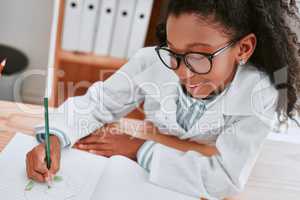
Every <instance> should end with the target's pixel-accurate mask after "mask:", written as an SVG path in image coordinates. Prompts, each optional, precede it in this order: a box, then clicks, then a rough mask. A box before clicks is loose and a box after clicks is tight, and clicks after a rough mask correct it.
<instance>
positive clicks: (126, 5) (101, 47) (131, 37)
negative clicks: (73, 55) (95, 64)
mask: <svg viewBox="0 0 300 200" xmlns="http://www.w3.org/2000/svg"><path fill="white" fill-rule="evenodd" d="M153 1H154V0H65V14H64V22H63V33H62V48H63V49H64V50H66V51H75V52H83V53H94V54H96V55H100V56H112V57H118V58H130V57H131V56H132V55H133V54H134V53H135V52H136V51H137V50H138V49H140V48H142V47H143V46H144V43H145V39H146V35H147V32H148V26H149V22H150V17H151V12H152V7H153Z"/></svg>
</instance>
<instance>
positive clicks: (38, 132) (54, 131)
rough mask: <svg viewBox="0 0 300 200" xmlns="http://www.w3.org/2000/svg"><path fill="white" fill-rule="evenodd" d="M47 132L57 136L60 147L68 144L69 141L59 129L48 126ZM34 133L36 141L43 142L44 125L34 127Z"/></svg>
mask: <svg viewBox="0 0 300 200" xmlns="http://www.w3.org/2000/svg"><path fill="white" fill-rule="evenodd" d="M49 132H50V133H51V135H55V136H57V137H58V139H59V141H60V144H61V147H62V148H65V147H68V146H70V144H71V141H70V140H69V139H68V138H67V136H66V135H65V134H64V133H63V132H62V131H60V130H59V129H56V128H49ZM35 135H36V139H37V140H38V142H40V143H43V142H44V140H45V127H44V126H38V127H35Z"/></svg>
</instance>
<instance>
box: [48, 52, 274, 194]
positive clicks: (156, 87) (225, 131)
mask: <svg viewBox="0 0 300 200" xmlns="http://www.w3.org/2000/svg"><path fill="white" fill-rule="evenodd" d="M178 86H179V82H178V78H177V76H176V74H175V73H174V72H173V71H172V70H169V69H167V68H166V67H164V66H163V64H162V63H161V61H160V60H159V58H158V56H157V55H156V53H155V51H154V48H153V47H149V48H144V49H141V50H140V51H138V52H137V53H136V55H135V56H134V57H133V58H132V59H130V61H129V62H128V63H127V64H125V65H124V66H123V67H122V68H121V69H120V70H119V71H118V72H117V73H115V74H114V75H113V76H111V77H110V78H109V79H108V80H106V81H104V82H97V83H95V84H93V85H92V86H91V87H90V88H89V90H88V92H87V93H86V94H85V95H84V96H80V97H74V98H69V99H68V100H67V101H66V102H65V103H64V104H62V105H61V106H60V107H59V108H58V109H56V110H55V112H53V113H51V114H50V127H51V130H52V132H53V133H55V131H59V132H63V133H64V134H65V137H66V138H65V139H67V140H69V142H70V143H71V145H73V144H74V143H75V142H76V141H77V140H79V139H80V138H82V137H85V136H87V135H88V134H90V133H91V132H93V131H94V130H96V129H98V128H100V127H102V126H103V125H104V124H106V123H110V122H114V121H117V120H118V119H120V118H121V117H123V116H125V115H126V114H127V113H129V112H130V111H132V110H133V109H134V108H135V106H136V105H137V104H139V103H140V102H142V101H144V111H145V115H146V120H149V121H152V122H153V123H154V124H155V125H156V126H157V127H159V129H160V130H161V131H162V132H163V133H166V134H170V135H175V136H177V137H179V138H181V139H190V140H192V141H196V142H198V143H206V144H209V145H215V146H216V147H217V149H218V151H219V152H220V154H218V155H215V156H213V157H205V156H203V155H201V154H200V153H197V152H194V151H189V152H185V153H184V152H180V151H177V150H174V149H172V148H169V147H166V146H164V145H160V144H157V145H155V147H154V152H153V158H152V162H151V168H150V173H149V180H150V181H151V182H152V183H154V184H156V185H159V186H162V187H165V188H169V189H172V190H175V191H178V192H182V193H185V194H187V195H192V196H195V197H205V198H208V199H221V198H224V197H226V196H227V197H228V196H231V195H235V194H236V193H238V192H240V191H242V189H243V188H244V186H245V184H246V181H247V179H248V176H249V174H250V172H251V169H252V167H253V165H254V163H255V160H256V158H257V156H258V153H259V150H260V148H261V146H262V144H263V141H264V139H265V138H266V136H267V134H268V133H269V132H270V131H269V129H270V127H271V125H272V121H273V118H274V116H275V107H276V104H277V98H278V93H277V91H276V89H275V88H274V87H273V86H272V85H271V83H270V81H269V79H268V77H267V76H266V75H265V74H264V73H263V72H260V71H258V70H257V69H256V68H255V67H253V66H251V65H249V64H248V65H246V66H243V67H239V68H238V70H237V73H236V75H235V78H234V80H233V81H232V83H231V85H230V87H229V88H228V90H227V91H226V92H225V93H223V94H222V95H220V96H219V97H217V99H215V100H214V101H213V102H211V103H210V104H209V105H208V108H207V111H206V112H205V114H204V115H203V116H202V118H201V119H200V120H199V121H198V122H197V123H196V124H195V125H194V126H193V127H192V128H191V129H190V130H189V131H187V132H186V131H185V130H184V129H182V128H181V127H180V125H178V124H177V122H176V106H177V105H176V99H177V98H178Z"/></svg>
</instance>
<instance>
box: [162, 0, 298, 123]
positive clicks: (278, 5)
mask: <svg viewBox="0 0 300 200" xmlns="http://www.w3.org/2000/svg"><path fill="white" fill-rule="evenodd" d="M186 13H191V14H196V15H197V16H199V17H200V18H201V19H204V20H205V19H211V18H207V17H209V16H213V20H214V22H217V23H220V24H222V27H223V31H224V33H225V34H227V35H228V36H229V37H231V39H236V38H241V37H242V36H245V35H247V34H249V33H254V34H255V35H256V37H257V46H256V49H255V52H254V53H253V55H252V57H251V58H250V60H249V61H250V62H251V63H253V64H254V65H255V66H256V67H257V68H258V69H259V70H261V71H264V72H266V73H267V75H268V76H269V77H270V80H271V81H272V83H273V84H274V85H275V87H276V88H277V90H278V91H279V100H278V105H277V112H278V113H279V115H278V116H279V121H280V122H286V120H287V119H288V118H291V119H294V117H295V115H297V114H298V115H299V114H300V107H299V105H298V103H299V102H297V100H298V97H299V94H300V93H299V89H300V61H299V57H300V43H299V41H298V37H297V34H300V19H299V15H298V8H297V6H296V1H295V0H171V1H170V3H169V6H168V15H167V16H169V15H175V16H179V15H181V14H186ZM293 29H294V30H293ZM157 36H158V40H159V42H160V43H161V44H162V43H165V42H166V26H165V23H163V24H160V25H159V26H158V27H157ZM283 72H286V73H283ZM284 74H286V77H284V79H285V81H282V76H283V75H284ZM278 75H279V76H281V78H279V79H278V77H277V76H278ZM279 80H280V81H279ZM298 125H299V124H298Z"/></svg>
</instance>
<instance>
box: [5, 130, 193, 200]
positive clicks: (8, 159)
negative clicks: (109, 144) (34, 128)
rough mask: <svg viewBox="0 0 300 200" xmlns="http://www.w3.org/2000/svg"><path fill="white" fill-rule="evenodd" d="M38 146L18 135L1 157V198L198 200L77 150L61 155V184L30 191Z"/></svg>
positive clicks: (136, 169)
mask: <svg viewBox="0 0 300 200" xmlns="http://www.w3.org/2000/svg"><path fill="white" fill-rule="evenodd" d="M36 144H37V142H36V140H35V138H33V137H30V136H26V135H24V134H20V133H18V134H16V136H15V137H14V138H13V139H12V141H11V142H10V143H9V144H8V145H7V146H6V148H5V149H4V150H3V152H2V153H1V154H0V196H1V199H9V200H10V199H13V200H52V199H53V200H66V199H68V200H82V199H91V200H100V199H101V200H117V199H122V200H127V199H128V200H135V199H136V200H140V199H143V200H157V199H172V200H195V198H193V197H189V196H185V195H183V194H179V193H176V192H173V191H170V190H167V189H164V188H161V187H158V186H155V185H153V184H151V183H149V182H148V173H147V172H146V171H145V170H144V169H142V168H141V167H140V166H139V165H138V164H137V163H135V162H133V161H131V160H129V159H127V158H125V157H122V156H114V157H111V158H109V159H108V158H105V157H100V156H95V155H92V154H89V153H86V152H82V151H79V150H75V149H68V150H64V151H63V152H62V159H61V169H60V172H59V173H58V175H59V176H61V177H62V181H60V182H54V183H53V186H52V187H51V188H50V189H48V187H47V186H46V184H39V183H34V185H33V187H32V188H31V189H30V190H29V191H28V190H25V187H26V185H27V184H28V181H29V180H28V178H27V177H26V167H25V157H26V153H27V152H28V151H30V150H31V149H32V148H33V147H34V146H35V145H36Z"/></svg>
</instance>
